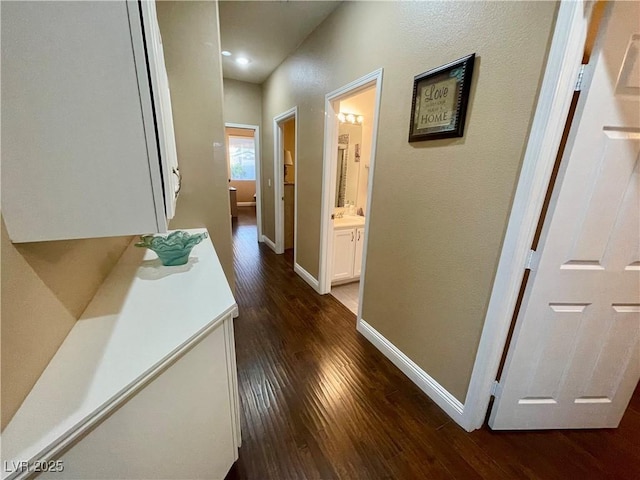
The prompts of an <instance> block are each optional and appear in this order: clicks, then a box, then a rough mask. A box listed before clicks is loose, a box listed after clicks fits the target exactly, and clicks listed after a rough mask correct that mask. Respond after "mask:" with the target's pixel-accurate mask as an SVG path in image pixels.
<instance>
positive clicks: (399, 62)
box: [263, 2, 556, 401]
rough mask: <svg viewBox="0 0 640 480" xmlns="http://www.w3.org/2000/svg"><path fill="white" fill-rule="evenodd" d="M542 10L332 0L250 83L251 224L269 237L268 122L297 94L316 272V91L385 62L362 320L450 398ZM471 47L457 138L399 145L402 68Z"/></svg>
mask: <svg viewBox="0 0 640 480" xmlns="http://www.w3.org/2000/svg"><path fill="white" fill-rule="evenodd" d="M555 11H556V4H555V3H550V2H441V3H440V2H345V3H343V4H342V5H341V6H340V7H338V9H337V10H336V11H335V12H334V14H332V15H331V16H330V17H328V19H327V20H326V21H325V22H324V23H323V24H322V25H320V27H319V28H318V29H317V30H316V31H315V32H314V33H312V35H311V36H310V37H308V38H307V40H306V41H305V42H304V43H303V44H302V45H301V46H300V48H299V49H298V50H297V51H296V52H294V54H292V55H291V56H290V57H289V58H288V59H287V60H286V61H285V62H283V63H282V64H281V65H280V66H279V67H278V69H277V70H276V71H275V72H274V73H273V74H272V75H271V76H270V78H269V79H268V80H267V82H265V84H264V85H263V126H264V134H263V138H264V149H263V155H264V156H263V158H264V161H263V165H264V168H263V176H264V178H263V180H264V183H263V185H265V190H264V193H265V195H264V196H263V198H264V212H265V215H264V233H265V234H266V235H268V236H269V237H270V238H274V231H273V230H274V228H273V227H274V226H273V223H274V221H273V211H274V205H273V192H272V190H271V189H269V188H268V187H267V186H266V185H267V179H268V178H270V177H271V175H272V173H271V172H272V171H273V167H272V166H273V155H272V151H273V132H272V127H271V120H272V118H273V117H274V116H275V115H277V114H279V113H281V112H283V111H285V110H287V109H289V108H291V107H293V106H295V105H298V107H299V112H300V113H299V123H298V128H299V131H298V135H299V136H298V141H299V142H298V165H297V168H298V184H297V188H298V191H299V192H300V195H304V197H305V201H304V202H300V203H299V205H298V215H297V221H298V225H299V228H298V252H297V259H298V262H299V263H300V265H301V266H302V267H303V268H304V269H306V270H307V271H308V272H309V273H311V274H312V275H314V276H316V277H317V274H318V264H319V247H320V205H321V189H322V151H323V135H322V132H323V131H324V96H325V94H326V93H328V92H330V91H332V90H334V89H336V88H339V87H341V86H342V85H345V84H347V83H348V82H350V81H352V80H355V79H357V78H359V77H361V76H362V75H365V74H367V73H369V72H371V71H373V70H375V69H377V68H380V67H383V68H384V79H383V90H382V105H381V110H380V125H379V135H378V142H377V152H376V167H375V169H376V170H375V172H374V173H375V178H374V184H373V198H372V206H371V212H368V218H369V222H370V236H369V244H368V252H367V259H366V262H367V263H366V267H367V270H366V278H365V290H364V302H363V318H364V320H365V321H366V322H368V323H369V324H371V325H372V326H373V327H374V328H375V329H377V330H378V331H379V332H380V333H381V334H382V335H384V336H385V337H386V338H387V339H389V340H390V341H391V342H392V343H393V344H394V345H396V346H397V347H398V348H399V349H400V350H402V351H403V352H404V353H405V354H406V355H408V356H409V358H411V359H412V360H413V361H414V362H416V363H417V364H418V365H419V366H420V367H421V368H423V369H424V370H425V371H426V372H427V373H428V374H429V375H431V376H432V377H433V378H435V380H437V381H438V382H440V383H441V384H442V386H444V388H446V389H447V390H448V391H449V392H451V393H452V394H453V395H455V397H456V398H458V399H459V400H461V401H464V399H465V396H466V392H467V387H468V383H469V379H470V375H471V370H472V367H473V362H474V359H475V354H476V350H477V346H478V341H479V338H480V333H481V329H482V326H483V319H484V315H485V312H486V309H487V304H488V299H489V295H490V292H491V287H492V282H493V278H494V274H495V271H496V267H497V261H498V257H499V253H500V246H501V243H502V240H503V236H504V232H505V228H506V223H507V217H508V213H509V208H510V205H511V201H512V198H513V194H514V189H515V185H516V181H517V176H518V172H519V168H520V164H521V161H522V157H523V153H524V148H525V142H526V139H527V135H528V131H529V127H530V123H531V119H532V112H533V109H534V106H535V101H536V94H537V90H538V86H539V83H540V79H541V75H542V70H543V62H544V60H545V57H546V52H547V50H548V44H549V41H550V37H551V31H552V26H553V23H554V16H555ZM434 19H437V21H435V20H434ZM354 26H357V27H354ZM354 28H355V30H354ZM354 32H356V34H354ZM354 51H357V52H359V53H358V55H353V52H354ZM473 52H476V54H477V60H476V66H475V72H474V79H473V83H472V88H471V96H470V101H469V109H468V110H469V111H468V115H467V126H466V131H465V136H464V137H463V138H459V139H447V140H438V141H430V142H421V143H411V144H410V143H408V142H407V137H408V127H409V115H410V109H411V93H412V88H413V77H414V76H415V75H418V74H420V73H422V72H425V71H426V70H429V69H432V68H435V67H437V66H440V65H443V64H445V63H447V62H450V61H452V60H455V59H457V58H460V57H463V56H464V55H467V54H470V53H473ZM302 192H304V193H302Z"/></svg>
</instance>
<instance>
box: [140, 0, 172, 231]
mask: <svg viewBox="0 0 640 480" xmlns="http://www.w3.org/2000/svg"><path fill="white" fill-rule="evenodd" d="M142 6H143V12H144V23H145V29H146V31H145V32H146V35H145V40H146V42H147V48H148V54H149V57H148V58H149V68H150V69H152V71H153V72H154V73H155V75H152V76H151V79H152V82H153V89H154V91H153V95H154V98H153V99H154V102H155V114H156V120H157V121H156V128H157V129H158V136H159V138H158V142H159V143H158V144H159V147H160V161H161V162H162V169H163V183H164V192H165V193H164V197H165V213H166V216H167V219H168V220H171V219H172V218H173V217H174V216H175V209H176V199H177V198H178V193H180V187H181V185H180V182H181V180H182V179H181V177H180V170H179V168H178V154H177V153H176V139H175V132H174V128H173V110H172V108H171V92H170V90H169V78H168V77H167V69H166V66H165V63H164V49H163V47H162V36H161V35H160V26H159V25H158V17H157V13H156V4H155V2H142Z"/></svg>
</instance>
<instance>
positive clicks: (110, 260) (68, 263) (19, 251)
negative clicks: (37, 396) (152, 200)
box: [1, 221, 131, 429]
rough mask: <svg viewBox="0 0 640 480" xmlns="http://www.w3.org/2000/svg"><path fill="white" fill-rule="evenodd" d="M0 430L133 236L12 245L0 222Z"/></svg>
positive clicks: (18, 405)
mask: <svg viewBox="0 0 640 480" xmlns="http://www.w3.org/2000/svg"><path fill="white" fill-rule="evenodd" d="M1 241H2V244H1V249H2V259H1V263H2V275H1V276H2V279H1V281H2V298H1V303H2V309H1V310H2V329H1V335H2V342H1V343H2V348H1V352H2V354H1V362H2V367H1V369H2V371H1V378H2V398H1V402H2V429H4V427H5V426H6V425H7V423H8V422H9V420H11V418H12V417H13V415H14V414H15V412H16V410H17V409H18V408H19V407H20V405H21V403H22V401H23V400H24V398H25V397H26V396H27V394H28V393H29V391H30V390H31V387H33V385H34V384H35V382H36V380H38V377H40V374H41V373H42V371H43V370H44V369H45V367H46V366H47V364H48V363H49V360H51V357H53V355H54V354H55V352H56V351H57V349H58V347H59V346H60V344H61V343H62V341H63V340H64V338H65V337H66V336H67V333H69V330H71V328H72V327H73V325H74V324H75V321H76V320H77V319H78V318H79V317H80V315H81V314H82V312H83V311H84V309H85V307H86V306H87V305H88V304H89V302H90V301H91V299H92V298H93V296H94V294H95V292H96V290H97V289H98V287H99V286H100V284H101V283H102V281H103V280H104V278H105V277H106V276H107V274H108V273H109V272H110V271H111V269H112V268H113V266H114V265H115V263H116V262H117V260H118V259H119V258H120V255H121V254H122V252H123V251H124V249H125V248H126V246H127V245H128V244H129V242H130V241H131V237H114V238H97V239H89V240H69V241H56V242H38V243H23V244H20V245H13V244H12V243H11V241H10V240H9V237H8V235H7V232H6V229H5V225H4V221H2V239H1Z"/></svg>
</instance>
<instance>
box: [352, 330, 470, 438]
mask: <svg viewBox="0 0 640 480" xmlns="http://www.w3.org/2000/svg"><path fill="white" fill-rule="evenodd" d="M357 330H358V332H360V333H361V334H362V335H363V336H364V337H365V338H366V339H367V340H369V341H370V342H371V343H372V344H373V346H375V347H376V348H377V349H378V350H380V352H382V354H383V355H384V356H385V357H387V358H388V359H389V360H390V361H391V363H393V364H394V365H395V366H396V367H398V368H399V369H400V371H401V372H402V373H404V374H405V375H406V376H407V377H409V379H410V380H411V381H412V382H413V383H415V384H416V385H417V386H418V388H420V390H422V391H423V392H424V393H426V394H427V395H428V396H429V398H431V399H432V400H433V401H434V402H435V403H436V404H437V405H438V406H439V407H440V408H442V409H443V410H444V411H445V412H446V413H447V414H448V415H449V416H450V417H451V418H452V419H453V420H454V421H455V422H456V423H457V424H458V425H461V426H462V427H463V428H465V427H464V425H463V422H462V420H463V411H464V406H463V405H462V403H460V401H459V400H458V399H457V398H456V397H454V396H453V395H452V394H451V393H450V392H449V391H448V390H447V389H446V388H444V387H443V386H442V385H440V384H439V383H438V382H436V381H435V380H434V379H433V378H432V377H430V376H429V374H427V372H425V371H424V370H422V369H421V368H420V367H419V366H418V365H416V364H415V363H414V362H413V361H412V360H411V359H410V358H409V357H407V356H406V355H405V354H404V353H402V352H401V351H400V350H399V349H398V348H397V347H396V346H395V345H394V344H393V343H391V342H390V341H389V340H387V339H386V338H385V337H384V336H382V335H381V334H380V332H378V331H377V330H376V329H375V328H373V327H372V326H371V325H369V324H368V323H367V322H365V321H364V320H363V319H362V318H360V319H359V320H358V326H357Z"/></svg>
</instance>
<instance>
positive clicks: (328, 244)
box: [318, 68, 383, 318]
mask: <svg viewBox="0 0 640 480" xmlns="http://www.w3.org/2000/svg"><path fill="white" fill-rule="evenodd" d="M382 72H383V69H382V68H379V69H378V70H375V71H373V72H371V73H368V74H367V75H364V76H363V77H360V78H359V79H357V80H354V81H353V82H351V83H348V84H347V85H344V86H343V87H340V88H338V89H337V90H334V91H333V92H331V93H328V94H327V95H325V102H324V103H325V107H324V108H325V122H324V151H323V155H322V157H323V160H322V161H323V174H322V208H321V213H320V215H321V221H320V225H321V227H320V265H319V269H318V276H319V284H320V291H319V292H318V293H321V294H325V293H329V292H330V291H331V273H330V270H331V252H332V249H333V235H332V226H331V225H332V224H331V218H330V217H331V212H332V211H333V198H334V196H333V192H335V188H336V186H335V184H336V179H335V171H336V162H337V158H336V156H335V155H334V154H333V152H335V151H337V149H338V135H337V129H338V121H337V118H336V113H337V112H335V110H334V108H333V104H334V103H335V102H336V100H339V99H340V98H342V97H345V96H347V95H352V94H353V93H355V92H356V91H358V90H361V89H363V88H364V87H367V86H369V85H371V84H374V85H375V88H376V99H375V107H374V114H373V129H372V134H371V160H370V162H369V178H368V184H367V206H366V221H365V227H364V244H363V245H362V271H361V273H360V279H361V281H360V292H359V297H358V298H359V300H358V318H361V315H362V297H363V292H364V278H365V271H366V258H367V246H368V244H369V216H370V215H371V197H372V196H373V195H372V188H373V175H374V172H375V159H376V144H377V141H378V124H379V118H380V99H381V97H382Z"/></svg>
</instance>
